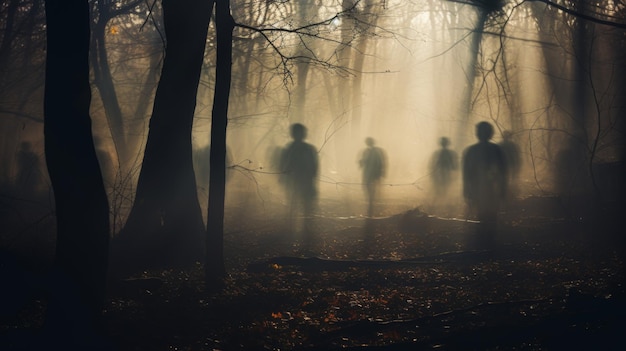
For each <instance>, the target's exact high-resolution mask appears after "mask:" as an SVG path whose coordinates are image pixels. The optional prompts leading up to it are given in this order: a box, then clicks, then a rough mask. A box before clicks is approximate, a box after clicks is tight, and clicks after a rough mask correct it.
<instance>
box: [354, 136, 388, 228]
mask: <svg viewBox="0 0 626 351" xmlns="http://www.w3.org/2000/svg"><path fill="white" fill-rule="evenodd" d="M374 144H375V141H374V139H373V138H370V137H367V138H365V145H367V148H366V149H365V150H363V153H362V155H361V159H360V160H359V167H361V170H362V171H363V177H362V180H363V188H364V190H365V195H366V197H367V215H368V217H372V216H373V215H374V203H375V201H376V198H377V195H378V188H379V186H380V180H381V178H383V177H384V176H385V172H386V169H387V157H386V155H385V151H384V150H383V149H381V148H380V147H378V146H375V145H374Z"/></svg>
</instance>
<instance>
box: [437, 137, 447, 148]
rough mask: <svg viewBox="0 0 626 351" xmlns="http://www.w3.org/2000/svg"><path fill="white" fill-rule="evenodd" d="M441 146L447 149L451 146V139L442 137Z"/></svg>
mask: <svg viewBox="0 0 626 351" xmlns="http://www.w3.org/2000/svg"><path fill="white" fill-rule="evenodd" d="M439 145H441V147H443V148H447V147H448V145H450V139H448V138H447V137H441V139H439Z"/></svg>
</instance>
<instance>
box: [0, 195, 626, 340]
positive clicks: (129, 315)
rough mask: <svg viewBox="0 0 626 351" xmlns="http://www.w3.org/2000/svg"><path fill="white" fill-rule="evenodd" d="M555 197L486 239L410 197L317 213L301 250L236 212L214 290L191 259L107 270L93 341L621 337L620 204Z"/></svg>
mask: <svg viewBox="0 0 626 351" xmlns="http://www.w3.org/2000/svg"><path fill="white" fill-rule="evenodd" d="M552 202H553V199H541V198H530V199H527V200H525V201H522V202H520V203H519V204H516V205H515V206H514V207H513V208H511V209H509V211H508V212H507V213H506V214H505V215H503V217H502V223H501V225H500V227H499V232H498V233H499V234H498V238H497V245H496V249H495V251H493V252H486V251H483V250H480V249H477V248H475V247H472V246H471V245H469V240H468V239H469V238H470V237H471V234H472V233H473V230H474V228H475V223H472V222H466V221H460V220H454V219H449V218H448V219H442V218H435V217H429V216H426V215H425V214H424V213H422V212H420V211H419V210H414V211H409V212H405V213H401V214H397V215H393V216H390V217H385V218H376V219H372V220H366V219H364V218H336V217H334V218H331V217H329V216H320V217H318V218H316V220H315V229H316V233H317V237H316V241H315V242H314V244H313V246H312V247H310V248H309V250H304V248H303V247H302V246H299V245H298V244H295V245H294V241H293V239H294V238H293V237H291V236H290V235H286V231H285V230H284V229H281V228H282V225H278V224H277V223H276V222H275V221H274V222H273V221H272V220H263V219H259V220H255V221H247V222H246V223H240V225H239V226H235V227H234V228H233V230H231V231H229V232H228V233H227V234H226V237H225V241H226V248H225V250H226V256H227V267H228V277H227V279H226V281H225V287H224V289H222V290H221V291H220V292H217V293H208V292H207V289H206V287H205V285H204V283H203V280H202V277H203V272H202V266H201V264H200V263H198V264H197V265H196V266H195V267H190V268H189V269H185V270H154V271H146V272H144V273H143V274H139V275H136V276H132V277H125V279H122V280H119V279H118V280H115V281H114V282H112V283H111V286H110V288H109V300H108V303H107V306H106V311H105V314H104V316H105V329H106V330H107V335H106V337H105V339H104V340H101V341H100V343H99V346H106V348H107V349H112V350H120V351H125V350H129V351H130V350H155V351H156V350H332V349H352V350H356V349H359V350H407V349H411V350H415V349H444V350H457V349H458V350H590V349H595V350H609V349H611V350H613V349H626V341H625V340H624V338H623V332H624V330H626V295H625V294H624V291H625V290H624V286H623V282H624V272H623V267H624V266H623V253H624V250H623V248H624V245H623V243H624V241H623V240H622V238H621V230H620V227H619V226H618V225H617V224H618V223H620V220H621V218H620V217H619V216H620V215H621V216H623V212H621V209H618V208H609V209H606V210H603V211H596V212H594V215H593V216H588V214H585V215H584V216H583V215H580V214H577V215H575V216H572V215H571V214H568V213H567V212H560V211H558V206H555V204H554V203H552ZM240 222H241V221H240ZM295 239H296V240H297V239H298V238H297V236H296V238H295ZM2 289H3V291H5V292H6V290H7V288H5V287H3V288H2ZM5 302H6V300H5ZM45 304H46V302H45V299H38V298H34V299H33V300H32V301H27V302H26V303H25V304H24V305H23V307H22V308H21V309H19V310H18V311H15V313H14V314H11V315H7V314H3V316H2V317H3V319H2V320H0V333H1V334H0V342H1V343H2V344H0V349H8V350H25V349H29V348H28V345H33V343H34V342H30V344H29V341H27V340H37V339H39V340H41V338H42V334H41V333H40V332H39V329H40V327H41V324H42V315H43V311H44V310H45ZM69 335H71V332H70V333H68V337H70V336H69ZM94 349H95V348H94Z"/></svg>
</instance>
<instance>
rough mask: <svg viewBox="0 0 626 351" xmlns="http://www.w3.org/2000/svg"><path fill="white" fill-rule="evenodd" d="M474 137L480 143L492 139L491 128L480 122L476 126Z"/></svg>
mask: <svg viewBox="0 0 626 351" xmlns="http://www.w3.org/2000/svg"><path fill="white" fill-rule="evenodd" d="M476 137H477V138H478V140H480V141H488V140H489V139H491V137H493V126H492V125H491V123H489V122H484V121H483V122H480V123H478V124H477V125H476Z"/></svg>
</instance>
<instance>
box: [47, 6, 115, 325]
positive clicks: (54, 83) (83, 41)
mask: <svg viewBox="0 0 626 351" xmlns="http://www.w3.org/2000/svg"><path fill="white" fill-rule="evenodd" d="M46 27H47V39H48V42H47V56H46V60H47V61H46V86H45V95H44V137H45V152H46V162H47V166H48V172H49V174H50V180H51V182H52V188H53V190H54V197H55V207H56V220H57V243H56V266H57V268H58V273H59V274H58V275H55V276H54V277H55V281H54V283H55V285H57V287H59V288H61V289H62V291H67V292H68V294H77V296H78V297H79V301H71V303H72V304H73V305H74V306H72V307H76V308H69V307H70V306H68V305H67V303H68V300H64V301H65V302H61V301H59V300H55V299H53V300H51V301H50V304H49V310H48V311H49V315H48V316H49V320H50V323H54V322H55V321H56V320H58V318H72V317H74V316H75V315H74V314H73V313H76V312H77V311H78V310H77V308H79V309H80V310H82V311H85V312H86V314H85V315H81V316H88V318H91V321H92V322H94V323H97V322H98V320H99V317H100V314H101V308H102V304H103V303H104V297H105V281H106V272H107V262H108V244H109V235H110V234H109V229H110V228H109V206H108V201H107V197H106V193H105V190H104V183H103V181H102V176H101V173H100V166H99V165H98V160H97V158H96V151H95V148H94V145H93V138H92V133H91V119H90V116H89V105H90V103H91V90H90V86H89V34H90V30H89V7H88V1H87V0H47V1H46ZM58 285H61V286H58ZM68 316H69V317H68ZM79 322H83V320H82V319H81V320H80V321H79ZM84 322H87V323H89V322H90V321H89V320H87V321H84ZM63 327H68V326H67V325H65V326H63Z"/></svg>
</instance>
